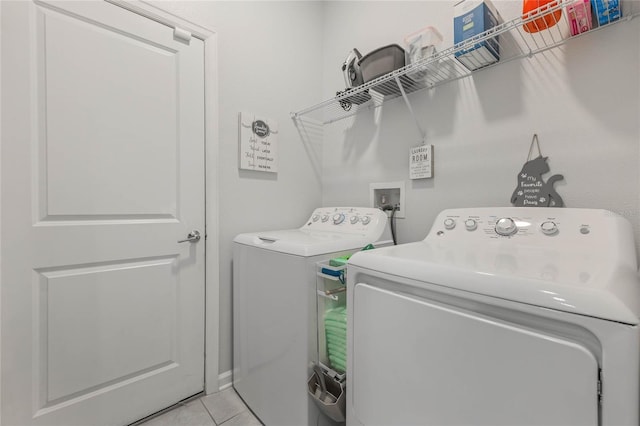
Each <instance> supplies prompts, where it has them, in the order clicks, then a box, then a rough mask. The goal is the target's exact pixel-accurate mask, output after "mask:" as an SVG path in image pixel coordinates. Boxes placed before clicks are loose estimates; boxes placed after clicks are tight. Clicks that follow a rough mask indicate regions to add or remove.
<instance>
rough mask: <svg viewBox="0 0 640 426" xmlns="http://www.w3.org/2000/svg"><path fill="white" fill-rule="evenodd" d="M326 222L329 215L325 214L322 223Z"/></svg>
mask: <svg viewBox="0 0 640 426" xmlns="http://www.w3.org/2000/svg"><path fill="white" fill-rule="evenodd" d="M328 220H329V215H328V214H325V215H324V216H322V221H323V222H326V221H328Z"/></svg>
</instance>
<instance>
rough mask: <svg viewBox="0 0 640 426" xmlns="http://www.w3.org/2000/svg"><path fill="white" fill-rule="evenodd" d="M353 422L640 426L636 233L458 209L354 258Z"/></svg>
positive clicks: (607, 224) (554, 215)
mask: <svg viewBox="0 0 640 426" xmlns="http://www.w3.org/2000/svg"><path fill="white" fill-rule="evenodd" d="M348 268H349V276H348V283H347V300H348V336H349V338H348V349H347V355H348V363H347V384H348V386H347V425H349V426H355V425H374V424H375V425H536V426H540V425H563V426H567V425H580V426H586V425H604V426H609V425H638V422H639V415H638V412H639V409H638V407H639V404H640V399H639V398H640V392H639V387H640V371H639V366H640V353H639V347H640V331H639V327H638V323H639V319H638V318H639V316H640V288H639V280H638V275H637V263H636V253H635V245H634V241H633V230H632V228H631V225H630V224H629V223H628V222H627V221H626V220H625V219H623V218H621V217H620V216H617V215H615V214H614V213H611V212H608V211H604V210H587V209H559V208H556V209H547V208H477V209H471V208H470V209H455V210H445V211H443V212H442V213H441V214H440V215H439V216H438V218H437V219H436V222H435V224H434V225H433V227H432V229H431V231H430V232H429V234H428V236H427V237H426V238H425V239H424V240H423V241H421V242H417V243H411V244H404V245H399V246H394V247H388V248H382V249H379V250H373V251H371V252H368V253H367V252H362V253H357V254H356V255H354V256H353V257H351V259H350V261H349V265H348Z"/></svg>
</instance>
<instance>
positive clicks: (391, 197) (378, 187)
mask: <svg viewBox="0 0 640 426" xmlns="http://www.w3.org/2000/svg"><path fill="white" fill-rule="evenodd" d="M369 191H370V193H369V201H370V204H371V207H376V208H379V209H384V208H388V207H394V206H395V207H396V212H395V217H397V218H399V219H404V217H405V215H404V212H405V211H406V206H405V202H404V182H403V181H399V182H383V183H371V184H369Z"/></svg>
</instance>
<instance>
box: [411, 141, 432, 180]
mask: <svg viewBox="0 0 640 426" xmlns="http://www.w3.org/2000/svg"><path fill="white" fill-rule="evenodd" d="M409 177H410V178H411V179H426V178H430V177H433V145H420V146H416V147H413V148H411V151H409Z"/></svg>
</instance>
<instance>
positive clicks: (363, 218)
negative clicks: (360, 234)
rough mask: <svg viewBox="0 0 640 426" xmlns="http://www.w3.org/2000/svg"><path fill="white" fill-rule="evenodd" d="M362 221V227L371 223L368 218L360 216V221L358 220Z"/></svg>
mask: <svg viewBox="0 0 640 426" xmlns="http://www.w3.org/2000/svg"><path fill="white" fill-rule="evenodd" d="M360 220H361V221H362V224H363V225H368V224H369V222H371V218H370V217H369V216H362V219H360Z"/></svg>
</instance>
